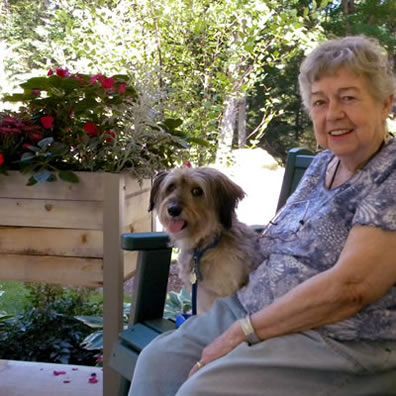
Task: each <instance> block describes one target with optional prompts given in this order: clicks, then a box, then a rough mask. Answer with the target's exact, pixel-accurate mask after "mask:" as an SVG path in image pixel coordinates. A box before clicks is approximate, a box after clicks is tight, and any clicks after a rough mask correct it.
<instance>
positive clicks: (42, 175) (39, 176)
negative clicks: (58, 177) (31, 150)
mask: <svg viewBox="0 0 396 396" xmlns="http://www.w3.org/2000/svg"><path fill="white" fill-rule="evenodd" d="M33 178H34V179H35V180H36V181H37V183H44V182H46V181H48V179H50V178H51V172H50V171H49V170H48V169H42V170H40V171H38V172H36V173H35V174H34V175H33Z"/></svg>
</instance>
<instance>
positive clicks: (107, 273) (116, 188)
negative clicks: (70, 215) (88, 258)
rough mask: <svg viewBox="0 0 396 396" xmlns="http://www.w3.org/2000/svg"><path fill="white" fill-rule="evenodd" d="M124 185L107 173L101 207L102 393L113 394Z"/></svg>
mask: <svg viewBox="0 0 396 396" xmlns="http://www.w3.org/2000/svg"><path fill="white" fill-rule="evenodd" d="M124 203H125V188H124V183H122V180H121V179H120V178H119V177H118V178H117V177H116V175H112V174H106V177H105V199H104V210H103V230H104V234H103V294H104V296H105V298H104V300H103V375H104V377H103V395H104V396H111V395H114V390H115V389H118V388H119V386H120V383H121V377H120V375H119V374H117V373H116V372H115V371H114V370H113V369H111V367H110V366H109V361H110V357H111V351H112V348H113V345H114V344H115V342H116V340H117V338H118V333H119V332H120V331H121V330H122V326H123V323H122V322H123V320H122V316H123V300H124V293H123V288H122V285H123V278H124V263H123V259H124V255H123V253H122V251H121V245H120V234H121V230H122V220H123V217H124Z"/></svg>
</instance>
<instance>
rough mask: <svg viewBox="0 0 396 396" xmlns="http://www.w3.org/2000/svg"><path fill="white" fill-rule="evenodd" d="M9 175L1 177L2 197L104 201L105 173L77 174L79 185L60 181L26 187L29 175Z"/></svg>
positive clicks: (0, 190)
mask: <svg viewBox="0 0 396 396" xmlns="http://www.w3.org/2000/svg"><path fill="white" fill-rule="evenodd" d="M8 173H9V176H3V175H0V196H1V197H5V198H36V199H54V200H56V199H62V200H63V199H76V200H81V201H84V200H88V201H92V200H96V201H103V194H104V193H103V191H104V187H103V178H104V172H76V174H77V175H78V177H79V178H80V182H79V183H67V182H64V181H61V180H58V181H56V182H54V183H40V184H36V185H34V186H27V185H26V182H27V180H28V176H27V175H22V174H21V173H20V172H17V171H10V172H8Z"/></svg>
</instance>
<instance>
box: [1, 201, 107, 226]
mask: <svg viewBox="0 0 396 396" xmlns="http://www.w3.org/2000/svg"><path fill="white" fill-rule="evenodd" d="M0 225H2V226H24V227H47V228H48V227H58V228H78V229H88V230H100V229H102V226H103V218H102V203H101V202H96V201H60V200H57V201H55V200H47V199H9V198H0Z"/></svg>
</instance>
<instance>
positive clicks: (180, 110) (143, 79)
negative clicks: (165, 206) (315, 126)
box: [0, 0, 396, 163]
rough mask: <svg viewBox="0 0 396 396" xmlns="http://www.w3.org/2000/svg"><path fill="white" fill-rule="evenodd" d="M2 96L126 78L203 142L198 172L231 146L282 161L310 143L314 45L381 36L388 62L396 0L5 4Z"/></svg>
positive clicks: (48, 0) (34, 0) (14, 0)
mask: <svg viewBox="0 0 396 396" xmlns="http://www.w3.org/2000/svg"><path fill="white" fill-rule="evenodd" d="M0 7H1V8H0V26H1V31H0V50H1V51H2V53H3V54H4V55H3V57H2V58H1V59H0V94H1V93H2V92H9V91H10V90H11V89H13V88H14V87H16V86H17V83H18V82H20V81H23V80H25V79H26V78H28V77H30V76H35V75H39V74H42V73H43V72H44V71H46V70H47V69H48V68H50V67H51V66H53V65H58V66H60V67H68V68H69V69H70V70H71V71H72V72H73V71H79V72H81V73H90V74H94V73H103V74H109V75H111V74H117V73H122V74H125V73H128V74H130V75H131V76H133V79H134V81H136V85H137V87H138V89H139V90H140V91H141V92H144V93H145V95H147V96H148V97H150V98H154V99H155V100H154V102H155V103H157V105H156V107H155V109H154V111H156V112H159V113H166V114H167V115H169V116H172V117H174V118H181V119H182V120H183V121H184V122H183V128H184V130H185V132H186V133H187V134H188V135H189V136H191V137H199V138H203V139H204V140H206V141H207V142H209V143H210V146H209V147H208V148H207V149H206V150H197V149H194V148H192V149H191V153H190V156H191V159H192V160H195V161H197V162H198V163H205V162H209V161H211V160H213V159H214V158H215V156H216V152H217V155H218V154H219V152H221V150H223V151H225V152H227V151H228V150H229V149H230V148H231V147H232V146H233V145H234V146H235V145H243V144H246V143H248V144H250V145H262V146H264V147H265V148H266V149H267V150H269V151H270V153H271V154H273V155H275V156H276V157H277V158H280V159H282V158H283V157H284V154H285V152H286V150H287V149H288V148H290V147H292V146H296V145H302V144H308V145H309V144H312V138H311V134H310V127H309V121H308V120H307V117H306V115H305V114H304V112H303V110H302V106H301V102H300V98H299V96H298V90H297V85H296V84H297V73H298V65H299V63H300V61H301V59H302V57H303V56H304V54H305V53H306V52H307V51H309V49H310V48H312V47H313V46H314V45H315V44H316V42H318V41H320V40H323V39H325V38H328V37H333V36H339V35H344V34H349V33H353V34H359V33H364V34H367V35H370V36H375V37H377V38H378V39H379V40H380V41H381V42H382V43H383V44H384V45H385V46H386V47H387V48H388V50H390V51H391V53H392V54H393V57H395V47H396V46H395V43H396V37H395V32H396V27H395V25H396V22H395V21H396V9H395V8H396V3H395V2H394V1H393V0H381V1H379V0H377V1H375V0H342V1H339V0H338V1H329V0H316V1H315V0H266V1H263V0H216V1H213V0H168V1H166V2H161V1H154V0H96V1H93V0H90V1H87V0H57V1H55V0H8V1H3V3H2V5H1V6H0Z"/></svg>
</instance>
